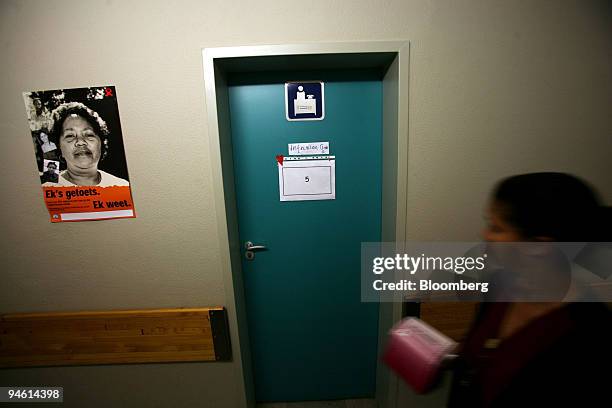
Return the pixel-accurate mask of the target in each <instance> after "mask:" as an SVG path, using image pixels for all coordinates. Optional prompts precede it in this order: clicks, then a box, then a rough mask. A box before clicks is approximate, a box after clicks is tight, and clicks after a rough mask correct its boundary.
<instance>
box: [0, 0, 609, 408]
mask: <svg viewBox="0 0 612 408" xmlns="http://www.w3.org/2000/svg"><path fill="white" fill-rule="evenodd" d="M611 23H612V7H611V6H610V2H608V1H605V0H601V1H587V0H582V1H580V0H576V1H552V0H551V1H506V0H497V1H491V0H482V1H476V0H474V1H468V0H464V1H453V0H448V1H443V0H429V1H424V0H414V1H399V0H398V1H389V0H386V1H350V0H342V1H329V0H328V1H311V2H306V3H304V2H280V1H270V0H260V1H257V2H255V1H252V2H249V1H244V0H241V1H228V0H225V1H180V2H170V1H167V0H166V1H151V0H148V1H145V0H139V1H118V0H115V1H113V0H107V1H79V0H74V1H9V0H0V47H1V48H0V50H1V54H2V64H1V65H0V91H1V93H0V95H2V97H3V102H2V105H1V108H0V131H1V137H0V174H2V175H3V177H2V178H1V180H2V181H1V183H2V184H1V185H2V190H1V191H2V196H3V199H2V200H0V214H1V215H0V217H1V219H0V224H1V225H2V231H3V239H2V242H1V243H0V253H1V254H2V258H3V261H4V262H3V270H2V280H1V282H2V284H1V285H0V312H21V311H51V310H91V309H126V308H149V307H180V306H203V305H216V304H219V305H223V304H225V294H224V288H223V280H222V276H221V273H220V264H219V244H218V242H217V240H216V237H217V232H216V231H217V225H216V215H215V208H214V204H213V200H212V198H211V197H212V182H211V170H210V165H209V144H208V135H207V123H206V115H205V106H204V96H203V73H202V62H201V49H202V48H204V47H216V46H235V45H252V44H281V43H302V42H324V41H357V40H368V41H370V40H395V39H402V40H409V41H410V42H411V58H410V59H411V73H410V75H411V78H410V87H411V88H410V92H411V95H410V109H409V112H403V114H409V116H410V136H409V137H410V142H409V144H410V152H409V160H410V161H409V175H408V177H409V189H408V194H409V203H408V220H409V231H410V232H409V236H410V238H412V239H421V240H425V239H437V240H442V239H445V240H451V239H473V238H477V236H478V235H477V234H478V230H479V228H480V225H481V221H480V218H481V213H482V208H483V205H484V201H485V200H486V195H487V192H488V191H489V189H490V187H491V185H492V184H493V183H494V182H495V181H496V180H497V179H499V178H500V177H503V176H506V175H510V174H514V173H519V172H527V171H538V170H559V171H569V172H572V173H575V174H577V175H579V176H583V177H584V178H586V179H587V180H589V181H591V182H592V183H593V184H594V185H595V186H597V187H598V188H599V189H600V191H601V192H602V195H603V197H604V199H605V200H606V201H607V203H608V204H610V203H611V202H612V164H611V161H610V152H611V151H612V115H611V114H610V107H611V106H612V24H611ZM106 84H114V85H115V86H116V87H117V93H118V97H119V107H120V111H121V120H122V126H123V133H124V143H125V149H126V155H127V159H128V166H129V171H130V181H131V184H132V192H133V198H134V202H135V206H136V211H137V216H138V218H136V219H132V220H115V221H104V222H89V223H66V224H54V225H52V224H51V223H49V221H48V214H47V211H46V209H45V207H44V203H43V200H42V195H41V190H40V187H39V182H38V175H37V170H36V165H35V161H34V155H33V149H32V143H31V138H30V137H29V134H28V126H27V122H26V115H25V111H24V106H23V101H22V98H21V92H23V91H28V90H37V89H56V88H69V87H83V86H91V85H106ZM52 381H55V382H58V384H64V386H65V395H66V401H67V403H66V404H65V405H66V406H83V405H87V406H110V405H117V406H119V405H122V406H126V405H128V404H129V405H132V406H168V405H170V404H171V401H175V402H174V403H173V405H174V406H186V407H188V406H206V407H234V406H238V404H239V402H238V401H239V400H238V397H237V395H239V393H238V391H237V389H238V388H237V387H238V386H239V382H238V380H237V378H236V377H235V373H234V367H233V365H232V364H229V363H225V364H222V363H211V364H199V363H196V364H163V365H161V364H160V365H133V366H107V367H80V368H79V367H77V368H75V367H66V368H61V369H55V368H46V369H24V370H3V371H0V385H8V384H9V383H29V384H48V383H50V382H52ZM162 385H165V386H166V388H167V389H164V387H162ZM145 390H146V391H145ZM111 393H115V395H116V397H111V396H110V394H111ZM121 400H124V401H127V402H124V403H122V404H120V403H119V402H118V401H121ZM156 400H157V401H158V403H157V404H156V403H155V401H156ZM85 402H86V403H85Z"/></svg>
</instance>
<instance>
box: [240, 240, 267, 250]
mask: <svg viewBox="0 0 612 408" xmlns="http://www.w3.org/2000/svg"><path fill="white" fill-rule="evenodd" d="M244 247H245V248H246V250H247V251H263V250H266V249H268V248H266V246H265V245H255V244H253V243H252V242H251V241H247V242H246V243H245V244H244Z"/></svg>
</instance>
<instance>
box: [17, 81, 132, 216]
mask: <svg viewBox="0 0 612 408" xmlns="http://www.w3.org/2000/svg"><path fill="white" fill-rule="evenodd" d="M23 98H24V102H25V106H26V113H27V117H28V124H29V126H30V134H31V136H32V142H33V143H34V153H35V156H36V164H37V166H38V173H39V175H40V183H41V185H42V193H43V199H44V201H45V204H46V206H47V209H48V210H49V215H50V217H51V222H66V221H92V220H106V219H115V218H134V217H136V214H135V212H134V203H133V201H132V193H131V191H130V182H129V177H128V169H127V164H126V158H125V151H124V148H123V135H122V133H121V123H120V121H119V106H118V105H117V93H116V90H115V87H114V86H98V87H90V88H73V89H56V90H47V91H33V92H24V93H23Z"/></svg>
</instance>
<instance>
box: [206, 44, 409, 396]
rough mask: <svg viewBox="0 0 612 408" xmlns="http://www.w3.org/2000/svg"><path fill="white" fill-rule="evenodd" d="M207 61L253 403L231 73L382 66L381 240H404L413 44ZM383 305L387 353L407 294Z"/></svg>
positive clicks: (264, 52) (229, 254)
mask: <svg viewBox="0 0 612 408" xmlns="http://www.w3.org/2000/svg"><path fill="white" fill-rule="evenodd" d="M202 60H203V67H204V88H205V100H206V110H207V119H208V137H209V144H210V165H211V168H212V184H213V191H214V193H213V197H214V201H215V209H216V215H217V235H218V241H219V251H220V264H221V273H222V275H223V282H224V286H225V295H226V305H225V306H226V308H227V316H228V321H229V327H230V337H231V339H232V355H233V364H234V365H235V381H236V384H238V389H237V392H238V400H239V403H240V405H241V406H246V407H253V406H254V405H255V393H254V385H253V375H252V365H251V354H250V343H249V335H248V325H247V312H246V307H245V296H244V294H245V289H244V281H243V278H242V266H241V256H242V251H241V250H242V248H241V245H240V242H239V240H238V216H237V210H236V208H237V207H236V194H235V190H234V185H235V184H234V166H233V159H232V143H231V126H230V113H229V98H228V82H227V78H228V75H229V74H232V73H240V72H258V71H259V72H261V71H271V70H274V71H278V70H292V69H299V70H302V71H305V70H309V69H355V68H372V69H379V70H380V75H381V80H382V87H383V132H382V138H383V140H382V153H383V159H382V216H381V217H382V218H381V227H382V231H381V240H382V241H387V242H398V243H401V242H405V241H406V230H407V226H406V211H407V182H408V112H409V110H408V106H409V93H408V91H409V79H410V77H409V75H410V70H409V65H410V64H409V62H410V43H409V42H408V41H367V42H336V43H317V44H294V45H263V46H241V47H219V48H205V49H203V50H202ZM379 308H380V312H379V324H378V339H379V341H378V356H379V357H380V355H381V353H382V351H383V350H384V346H385V342H386V337H387V332H388V330H389V328H390V327H391V326H392V324H393V322H396V321H398V320H399V319H400V318H401V316H402V315H401V313H402V310H401V308H402V303H401V299H398V300H397V302H394V303H380V306H379ZM377 361H378V363H377V373H376V374H377V375H376V399H377V401H378V403H379V406H380V407H381V408H394V407H395V406H396V401H397V389H398V380H397V377H396V376H394V375H393V374H391V372H390V371H389V370H388V369H387V368H386V366H384V364H383V363H382V362H381V359H380V358H378V359H377Z"/></svg>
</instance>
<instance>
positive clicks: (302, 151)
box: [287, 142, 329, 156]
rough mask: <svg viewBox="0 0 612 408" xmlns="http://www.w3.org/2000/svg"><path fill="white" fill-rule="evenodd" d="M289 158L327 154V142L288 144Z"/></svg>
mask: <svg viewBox="0 0 612 408" xmlns="http://www.w3.org/2000/svg"><path fill="white" fill-rule="evenodd" d="M287 150H288V151H289V156H311V155H313V154H329V142H311V143H289V145H288V146H287Z"/></svg>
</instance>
